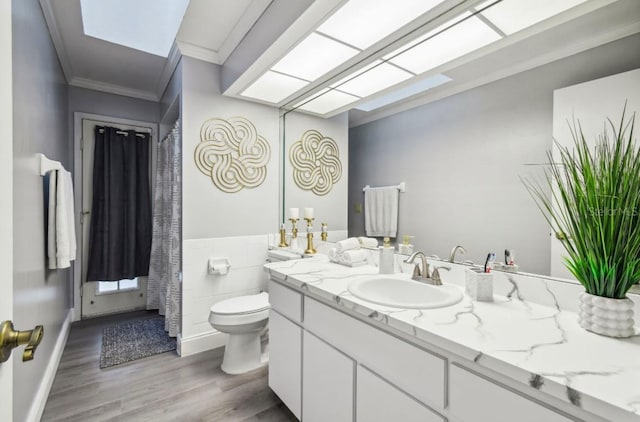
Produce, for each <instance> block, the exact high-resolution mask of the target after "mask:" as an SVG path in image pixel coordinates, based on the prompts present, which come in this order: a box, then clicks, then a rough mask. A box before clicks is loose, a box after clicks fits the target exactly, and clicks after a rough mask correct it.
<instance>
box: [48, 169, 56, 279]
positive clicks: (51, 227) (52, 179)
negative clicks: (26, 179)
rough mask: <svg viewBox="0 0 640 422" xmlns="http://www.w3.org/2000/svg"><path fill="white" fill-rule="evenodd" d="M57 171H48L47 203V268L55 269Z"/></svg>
mask: <svg viewBox="0 0 640 422" xmlns="http://www.w3.org/2000/svg"><path fill="white" fill-rule="evenodd" d="M57 175H58V172H57V171H55V170H54V171H50V172H49V174H48V176H49V203H48V204H47V207H48V208H49V210H48V214H49V216H48V219H47V258H48V261H49V269H51V270H55V269H56V268H58V264H57V260H56V185H57V182H56V181H57Z"/></svg>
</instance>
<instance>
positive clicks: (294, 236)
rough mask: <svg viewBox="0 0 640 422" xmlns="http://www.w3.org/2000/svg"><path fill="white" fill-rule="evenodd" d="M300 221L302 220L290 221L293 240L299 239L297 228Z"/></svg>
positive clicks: (294, 219)
mask: <svg viewBox="0 0 640 422" xmlns="http://www.w3.org/2000/svg"><path fill="white" fill-rule="evenodd" d="M298 220H300V219H299V218H290V219H289V221H291V238H292V239H296V238H297V237H298V227H296V224H298Z"/></svg>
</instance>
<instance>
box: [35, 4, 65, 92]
mask: <svg viewBox="0 0 640 422" xmlns="http://www.w3.org/2000/svg"><path fill="white" fill-rule="evenodd" d="M52 1H53V0H40V8H41V9H42V14H43V15H44V20H45V22H46V23H47V26H48V27H49V34H50V35H51V41H52V42H53V47H54V48H55V49H56V53H57V55H58V61H59V62H60V67H62V72H63V73H64V77H65V79H66V81H67V83H70V81H71V80H72V79H73V69H72V68H71V62H70V61H69V55H68V54H67V50H66V48H65V46H64V41H63V39H62V35H61V34H60V29H59V28H58V21H57V19H56V16H55V13H54V12H53V6H52V5H51V2H52Z"/></svg>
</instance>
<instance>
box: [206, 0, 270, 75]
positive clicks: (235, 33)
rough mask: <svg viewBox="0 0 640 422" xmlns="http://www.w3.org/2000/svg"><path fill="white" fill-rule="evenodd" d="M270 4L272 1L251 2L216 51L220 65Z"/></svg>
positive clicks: (256, 0) (257, 0)
mask: <svg viewBox="0 0 640 422" xmlns="http://www.w3.org/2000/svg"><path fill="white" fill-rule="evenodd" d="M272 2H273V0H253V1H252V2H251V4H250V5H249V6H248V7H247V9H246V10H245V12H244V13H243V14H242V16H241V17H240V19H239V20H238V22H237V23H236V25H235V26H234V27H233V29H232V30H231V32H230V33H229V35H227V38H226V39H225V40H224V42H223V43H222V45H221V46H220V49H219V50H218V57H219V59H220V64H222V63H224V62H225V61H226V60H227V59H228V58H229V56H230V55H231V53H233V50H235V49H236V47H237V46H238V44H240V41H242V39H243V38H244V37H245V35H247V33H248V32H249V31H250V30H251V28H252V27H253V25H255V23H256V22H257V21H258V19H260V16H262V14H263V13H264V12H265V10H267V8H268V7H269V6H270V5H271V3H272Z"/></svg>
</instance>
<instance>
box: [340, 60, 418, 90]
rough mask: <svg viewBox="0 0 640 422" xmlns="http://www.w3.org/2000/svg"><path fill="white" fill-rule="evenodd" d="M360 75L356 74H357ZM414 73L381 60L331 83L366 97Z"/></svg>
mask: <svg viewBox="0 0 640 422" xmlns="http://www.w3.org/2000/svg"><path fill="white" fill-rule="evenodd" d="M357 74H359V75H358V76H354V75H357ZM412 76H413V74H412V73H409V72H407V71H406V70H402V69H400V68H399V67H397V66H393V65H391V64H388V63H383V62H382V61H380V60H377V61H375V62H373V63H372V64H371V65H369V66H367V67H365V68H363V69H360V70H358V71H356V72H354V73H352V74H351V75H349V76H347V77H346V78H344V79H343V80H341V81H339V82H337V83H335V84H333V85H331V87H332V88H338V89H339V90H340V91H343V92H346V93H348V94H353V95H357V96H359V97H366V96H368V95H371V94H374V93H376V92H378V91H382V90H383V89H385V88H388V87H390V86H393V85H395V84H397V83H400V82H402V81H405V80H407V79H409V78H410V77H412Z"/></svg>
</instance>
